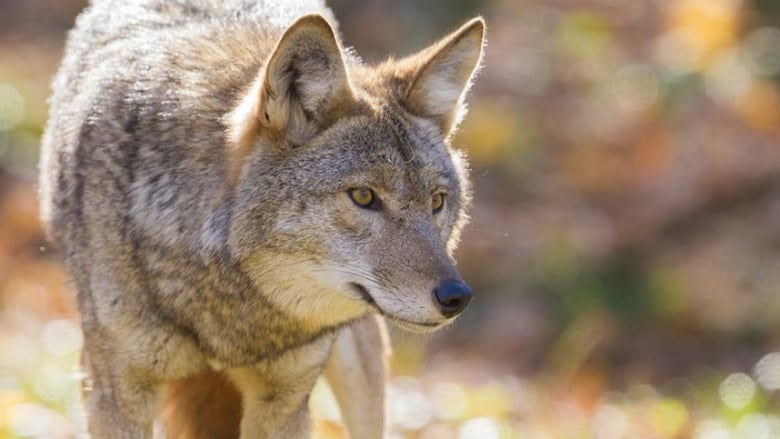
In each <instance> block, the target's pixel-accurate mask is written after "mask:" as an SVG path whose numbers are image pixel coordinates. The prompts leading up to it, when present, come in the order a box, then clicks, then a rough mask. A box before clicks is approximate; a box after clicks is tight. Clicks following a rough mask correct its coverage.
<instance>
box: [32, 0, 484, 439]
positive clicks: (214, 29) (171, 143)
mask: <svg viewBox="0 0 780 439" xmlns="http://www.w3.org/2000/svg"><path fill="white" fill-rule="evenodd" d="M335 23H336V22H335V20H334V19H333V17H332V14H331V12H330V10H329V9H328V8H327V7H326V6H325V5H324V4H323V3H322V2H321V1H317V0H311V1H285V2H271V1H268V0H225V1H221V2H215V1H211V0H136V1H126V0H93V1H92V3H91V5H90V6H89V7H88V8H87V9H86V10H85V11H84V12H83V13H82V14H81V15H80V16H79V18H78V20H77V23H76V27H75V29H74V30H73V31H71V33H70V35H69V38H68V43H67V47H66V51H65V58H64V61H63V63H62V66H61V68H60V70H59V73H58V74H57V76H56V78H55V80H54V83H53V96H52V98H51V115H50V119H49V123H48V126H47V128H46V131H45V134H44V137H43V150H42V158H41V166H40V169H41V174H40V199H41V213H42V218H43V221H44V224H45V225H46V229H47V232H48V234H49V237H50V239H51V240H52V241H53V242H54V243H55V244H57V245H59V246H60V247H61V248H62V250H63V252H64V255H65V259H66V264H67V267H68V270H69V271H70V273H71V274H72V276H73V278H74V282H75V286H76V288H77V290H78V303H79V309H80V311H81V323H82V328H83V332H84V349H83V355H82V363H83V367H84V369H85V372H86V373H87V376H88V378H87V379H86V380H85V381H84V393H85V404H86V411H87V418H88V419H87V422H88V429H89V432H90V434H91V436H92V437H93V438H95V439H103V438H110V439H117V438H127V439H130V438H132V439H136V438H150V437H152V435H153V434H156V433H154V432H158V433H162V434H163V435H164V436H166V437H169V438H207V437H209V438H229V437H240V438H305V437H308V435H309V422H308V410H307V401H308V396H309V394H310V392H311V390H312V387H313V385H314V383H315V380H316V379H317V378H318V377H319V376H320V375H325V377H326V379H327V380H328V381H329V383H330V385H331V387H332V389H333V392H334V394H335V396H336V398H337V400H338V402H339V404H340V407H341V410H342V413H343V417H344V419H345V424H346V427H347V429H348V431H349V433H350V435H351V437H353V438H355V439H371V438H381V437H383V436H384V430H385V425H384V424H385V420H384V382H385V374H386V365H385V356H386V345H387V340H386V334H385V328H384V326H383V325H384V323H383V321H384V320H389V321H391V322H392V323H394V324H396V325H398V326H400V327H401V328H404V329H407V330H411V331H418V332H423V331H430V330H434V329H436V328H439V327H441V326H444V325H447V324H449V323H451V322H452V321H453V319H455V318H456V317H457V316H458V314H460V313H461V311H463V309H464V307H465V306H466V305H467V304H468V303H469V301H470V299H471V297H472V293H471V291H470V289H469V287H468V286H467V285H466V284H465V283H464V282H463V280H462V279H461V277H460V276H459V274H458V272H457V271H456V269H455V268H454V266H453V260H452V252H453V250H454V249H455V247H456V245H457V242H458V239H459V234H460V231H461V229H462V227H463V226H464V224H465V223H466V221H467V214H466V210H467V207H468V204H469V202H470V184H469V180H468V169H467V165H466V161H465V159H464V157H463V156H462V155H461V154H460V153H459V152H458V151H456V150H455V149H453V148H452V147H451V145H450V141H449V139H450V137H451V136H452V134H453V131H454V130H455V128H456V127H457V125H458V122H459V121H460V119H461V117H462V116H463V114H464V105H463V99H464V95H465V92H466V90H467V89H468V88H469V86H470V84H471V81H472V77H473V75H474V73H475V70H477V67H478V66H479V65H480V60H481V57H482V50H483V45H484V27H485V25H484V22H483V20H482V19H481V18H475V19H473V20H471V21H469V22H467V23H466V24H464V25H463V26H462V27H460V28H459V29H457V30H456V31H454V32H453V33H451V34H450V35H448V36H446V37H445V38H443V39H442V40H440V41H438V42H436V43H435V44H433V45H431V46H430V47H428V48H426V49H424V50H422V51H421V52H419V53H417V54H414V55H412V56H408V57H405V58H401V59H389V60H388V61H386V62H384V63H381V64H378V65H375V66H369V65H366V64H365V63H363V62H361V61H360V60H359V59H358V58H357V56H356V55H354V54H353V53H352V52H351V51H349V50H345V49H344V48H343V46H342V43H341V42H340V40H339V37H338V34H337V30H336V28H335V26H336V24H335ZM158 426H159V427H158Z"/></svg>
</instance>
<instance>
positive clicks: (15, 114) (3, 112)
mask: <svg viewBox="0 0 780 439" xmlns="http://www.w3.org/2000/svg"><path fill="white" fill-rule="evenodd" d="M24 105H25V100H24V97H23V96H22V95H21V93H19V91H17V90H16V88H14V87H13V86H12V85H9V84H0V132H2V131H8V130H12V129H14V128H15V127H16V126H17V125H19V124H20V123H22V121H23V120H24V113H25V109H24Z"/></svg>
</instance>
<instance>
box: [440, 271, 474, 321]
mask: <svg viewBox="0 0 780 439" xmlns="http://www.w3.org/2000/svg"><path fill="white" fill-rule="evenodd" d="M433 297H434V299H435V300H436V305H437V306H438V307H439V311H441V313H442V315H443V316H444V317H447V318H452V317H456V316H457V315H458V314H460V313H461V312H463V310H464V309H466V306H467V305H468V304H469V302H471V297H472V296H471V288H469V286H468V285H466V284H465V283H463V282H461V281H457V280H445V281H443V282H442V283H440V284H439V286H437V287H436V288H435V289H434V290H433Z"/></svg>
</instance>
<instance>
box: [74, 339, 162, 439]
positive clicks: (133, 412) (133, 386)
mask: <svg viewBox="0 0 780 439" xmlns="http://www.w3.org/2000/svg"><path fill="white" fill-rule="evenodd" d="M88 348H89V345H88V344H87V345H85V349H84V352H83V353H82V363H83V365H84V367H85V369H86V371H87V380H86V381H85V383H84V400H85V406H86V410H87V416H88V419H89V433H90V436H91V437H92V438H93V439H109V438H111V439H150V438H151V437H152V421H153V419H154V415H155V409H156V407H157V403H158V400H159V399H160V387H159V386H158V385H155V384H154V383H152V382H149V381H147V380H144V379H142V378H141V377H139V376H137V375H136V374H135V373H133V372H132V371H131V370H122V369H120V368H116V367H114V368H112V367H109V366H110V361H109V360H107V359H106V358H102V357H101V356H97V355H95V354H93V355H92V356H90V354H89V352H88Z"/></svg>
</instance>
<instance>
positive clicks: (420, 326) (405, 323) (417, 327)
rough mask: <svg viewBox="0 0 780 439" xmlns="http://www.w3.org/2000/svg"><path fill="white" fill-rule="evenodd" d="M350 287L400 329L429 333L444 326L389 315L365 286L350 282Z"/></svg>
mask: <svg viewBox="0 0 780 439" xmlns="http://www.w3.org/2000/svg"><path fill="white" fill-rule="evenodd" d="M349 286H350V287H352V289H353V290H355V291H356V292H357V293H358V295H360V298H361V300H363V301H364V302H366V303H367V304H368V305H369V306H371V307H372V308H374V309H375V310H377V312H378V313H379V314H380V315H382V316H383V317H386V318H387V319H389V320H390V321H391V322H393V323H395V324H396V325H397V326H398V327H400V328H402V329H405V330H407V331H411V332H428V331H431V330H433V329H436V328H438V327H439V326H442V324H441V323H435V322H415V321H411V320H406V319H402V318H400V317H397V316H394V315H392V314H388V313H387V312H385V310H383V309H382V307H380V306H379V305H378V304H377V303H376V300H374V298H373V297H372V296H371V294H370V293H369V292H368V288H366V287H364V286H363V285H360V284H359V283H355V282H350V284H349Z"/></svg>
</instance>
